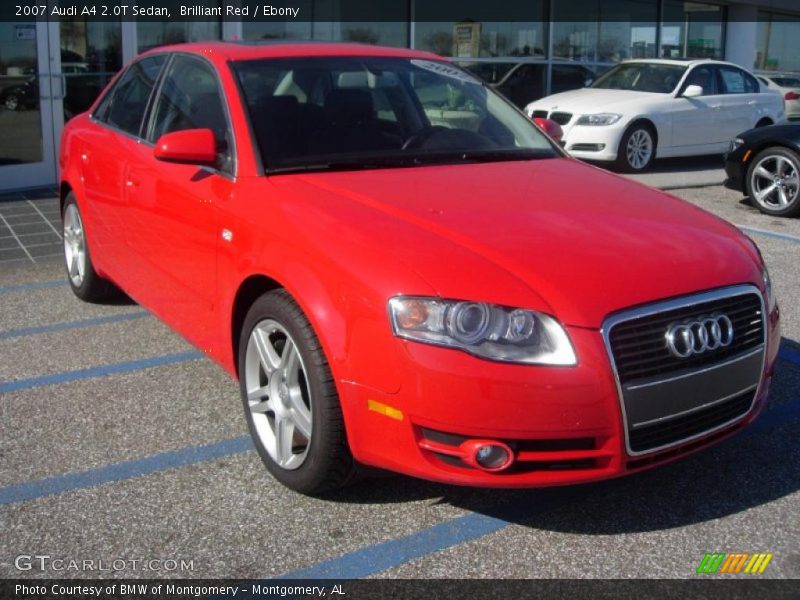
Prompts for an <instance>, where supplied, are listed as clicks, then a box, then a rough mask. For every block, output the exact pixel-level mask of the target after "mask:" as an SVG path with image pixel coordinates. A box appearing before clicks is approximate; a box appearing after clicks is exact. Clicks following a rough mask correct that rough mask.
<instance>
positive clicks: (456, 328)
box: [389, 296, 577, 366]
mask: <svg viewBox="0 0 800 600" xmlns="http://www.w3.org/2000/svg"><path fill="white" fill-rule="evenodd" d="M389 317H390V320H391V322H392V330H393V332H394V334H395V335H396V336H398V337H402V338H406V339H409V340H415V341H418V342H425V343H428V344H435V345H438V346H448V347H450V348H457V349H459V350H464V351H465V352H469V353H470V354H474V355H475V356H479V357H481V358H488V359H491V360H498V361H503V362H514V363H526V364H534V365H564V366H570V365H575V364H577V358H576V356H575V351H574V350H573V348H572V344H571V343H570V341H569V337H568V336H567V332H566V331H565V330H564V328H563V327H562V326H561V324H560V323H559V322H558V321H556V320H555V319H554V318H553V317H551V316H549V315H545V314H542V313H539V312H536V311H532V310H526V309H522V308H507V307H504V306H497V305H495V304H487V303H485V302H466V301H459V300H442V299H440V298H429V297H420V296H399V297H396V298H391V299H390V300H389Z"/></svg>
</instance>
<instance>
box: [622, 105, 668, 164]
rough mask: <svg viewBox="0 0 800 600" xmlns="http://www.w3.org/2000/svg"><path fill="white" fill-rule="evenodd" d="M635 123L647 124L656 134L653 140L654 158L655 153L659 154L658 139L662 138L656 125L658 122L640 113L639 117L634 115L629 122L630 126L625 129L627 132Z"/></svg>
mask: <svg viewBox="0 0 800 600" xmlns="http://www.w3.org/2000/svg"><path fill="white" fill-rule="evenodd" d="M634 125H647V126H648V127H649V128H650V129H651V130H652V132H653V135H654V136H655V139H654V140H653V142H654V144H653V152H654V155H653V158H655V155H656V154H658V140H659V139H660V138H661V136H660V135H659V132H658V125H656V122H655V121H653V120H652V119H651V118H650V117H645V116H642V115H639V116H638V117H634V118H633V119H631V122H630V123H628V126H627V127H626V128H625V131H626V132H627V131H629V130H630V129H631V128H632V127H633V126H634Z"/></svg>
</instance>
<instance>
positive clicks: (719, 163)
mask: <svg viewBox="0 0 800 600" xmlns="http://www.w3.org/2000/svg"><path fill="white" fill-rule="evenodd" d="M586 162H588V163H589V164H592V165H595V166H597V167H601V168H603V169H607V170H609V171H612V172H614V173H617V172H618V171H617V170H616V169H615V168H614V167H613V166H612V165H611V164H610V163H607V162H599V161H586ZM724 167H725V160H724V158H723V155H722V154H706V155H703V156H680V157H676V158H656V159H655V160H654V161H653V164H652V165H651V166H650V168H649V169H647V170H646V171H645V172H644V173H637V174H636V175H657V174H662V175H663V174H670V173H674V174H675V175H685V174H686V173H693V172H697V171H713V170H717V169H723V168H724Z"/></svg>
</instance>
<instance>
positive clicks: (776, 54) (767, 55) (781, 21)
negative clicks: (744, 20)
mask: <svg viewBox="0 0 800 600" xmlns="http://www.w3.org/2000/svg"><path fill="white" fill-rule="evenodd" d="M798 38H800V18H798V17H790V16H788V15H782V14H775V13H768V12H760V13H759V14H758V42H757V44H756V60H755V64H754V66H755V68H756V69H763V70H768V71H800V52H798V49H797V40H798Z"/></svg>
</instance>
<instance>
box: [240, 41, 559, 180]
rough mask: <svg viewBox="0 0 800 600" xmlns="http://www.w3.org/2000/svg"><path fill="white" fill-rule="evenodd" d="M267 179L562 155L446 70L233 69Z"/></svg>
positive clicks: (269, 63)
mask: <svg viewBox="0 0 800 600" xmlns="http://www.w3.org/2000/svg"><path fill="white" fill-rule="evenodd" d="M233 70H234V72H235V73H236V76H237V78H238V80H239V83H240V85H241V89H242V91H243V94H244V98H245V102H246V104H247V108H248V111H249V113H250V119H251V123H252V126H253V132H254V134H255V138H256V143H257V144H258V147H259V150H260V152H261V157H262V159H263V162H264V166H265V170H266V171H268V172H276V171H294V170H309V169H333V168H339V169H357V168H369V167H392V166H413V165H419V164H433V163H463V162H482V161H492V160H531V159H536V158H549V157H555V156H560V154H559V152H558V151H556V150H555V148H554V146H553V144H552V143H551V142H550V141H549V139H548V138H547V137H545V136H544V135H543V134H542V133H541V132H540V131H539V130H538V129H537V128H536V127H535V126H534V125H533V124H532V123H531V122H530V121H529V120H528V119H527V118H525V116H524V115H523V114H521V113H520V112H518V111H517V110H516V109H515V108H513V107H512V106H511V105H510V104H509V103H508V102H507V101H506V100H504V99H502V98H501V97H500V96H498V95H497V94H496V93H494V92H493V91H491V90H489V89H488V88H487V87H485V86H484V85H482V84H481V83H480V81H479V80H477V79H476V78H475V77H474V76H472V75H470V74H469V73H467V72H465V71H463V70H461V69H459V68H457V67H454V66H452V65H450V64H449V63H445V62H438V61H430V60H418V59H405V58H378V57H375V58H373V57H363V58H362V57H357V58H356V57H354V58H350V57H324V58H317V57H314V58H287V59H283V58H281V59H259V60H250V61H240V62H235V63H233Z"/></svg>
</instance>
